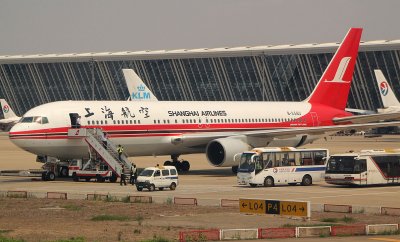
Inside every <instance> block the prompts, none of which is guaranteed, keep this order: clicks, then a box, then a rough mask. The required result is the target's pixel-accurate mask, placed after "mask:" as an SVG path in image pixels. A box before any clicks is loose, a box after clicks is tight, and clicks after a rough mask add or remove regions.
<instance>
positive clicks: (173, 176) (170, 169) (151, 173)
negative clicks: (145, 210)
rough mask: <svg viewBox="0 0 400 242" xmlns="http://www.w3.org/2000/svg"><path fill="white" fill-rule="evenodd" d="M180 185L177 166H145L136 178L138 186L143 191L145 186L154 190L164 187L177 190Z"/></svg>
mask: <svg viewBox="0 0 400 242" xmlns="http://www.w3.org/2000/svg"><path fill="white" fill-rule="evenodd" d="M176 186H178V172H177V171H176V168H175V166H155V167H148V168H145V169H144V170H143V171H142V172H140V174H139V176H138V178H137V180H136V188H137V190H138V191H142V190H143V188H147V189H149V191H154V190H155V189H156V188H158V189H159V190H160V191H162V190H163V189H164V188H169V189H171V190H175V188H176Z"/></svg>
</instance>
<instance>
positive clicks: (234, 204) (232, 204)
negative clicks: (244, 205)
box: [219, 199, 239, 207]
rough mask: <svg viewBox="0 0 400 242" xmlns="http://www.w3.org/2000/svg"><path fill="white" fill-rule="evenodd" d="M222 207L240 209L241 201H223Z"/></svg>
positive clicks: (220, 203) (220, 204) (221, 202)
mask: <svg viewBox="0 0 400 242" xmlns="http://www.w3.org/2000/svg"><path fill="white" fill-rule="evenodd" d="M219 206H220V207H239V199H221V200H220V202H219Z"/></svg>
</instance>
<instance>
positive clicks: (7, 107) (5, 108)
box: [3, 105, 10, 113]
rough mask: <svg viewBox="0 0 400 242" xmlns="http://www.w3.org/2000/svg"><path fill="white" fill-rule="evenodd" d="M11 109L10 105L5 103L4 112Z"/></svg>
mask: <svg viewBox="0 0 400 242" xmlns="http://www.w3.org/2000/svg"><path fill="white" fill-rule="evenodd" d="M9 111H10V106H8V105H4V106H3V113H8V112H9Z"/></svg>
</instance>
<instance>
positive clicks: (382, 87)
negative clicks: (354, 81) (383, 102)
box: [379, 82, 389, 96]
mask: <svg viewBox="0 0 400 242" xmlns="http://www.w3.org/2000/svg"><path fill="white" fill-rule="evenodd" d="M379 90H380V91H381V93H382V95H383V96H386V95H387V94H388V92H389V84H387V82H381V84H379Z"/></svg>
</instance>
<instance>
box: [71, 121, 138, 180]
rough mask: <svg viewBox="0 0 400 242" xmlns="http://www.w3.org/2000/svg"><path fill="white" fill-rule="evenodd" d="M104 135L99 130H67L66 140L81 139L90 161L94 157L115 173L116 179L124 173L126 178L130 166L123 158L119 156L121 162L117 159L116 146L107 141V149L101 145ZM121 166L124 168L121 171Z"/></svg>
mask: <svg viewBox="0 0 400 242" xmlns="http://www.w3.org/2000/svg"><path fill="white" fill-rule="evenodd" d="M103 136H104V133H103V131H102V130H101V129H86V128H79V129H69V130H68V138H75V139H76V138H82V139H85V142H86V143H87V144H88V146H89V152H90V157H91V159H94V157H97V158H101V160H102V161H104V162H105V163H106V164H107V165H108V167H109V168H110V169H111V170H113V172H115V174H116V175H117V176H118V177H121V174H122V173H124V174H125V177H126V178H128V177H129V174H130V170H131V166H132V164H131V163H130V161H129V160H128V158H127V157H126V156H125V154H122V155H121V160H120V159H119V158H118V152H117V146H116V145H115V144H114V143H113V142H111V141H110V140H109V139H107V147H105V146H104V145H103V141H102V137H103ZM122 166H124V167H125V169H124V170H122Z"/></svg>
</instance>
